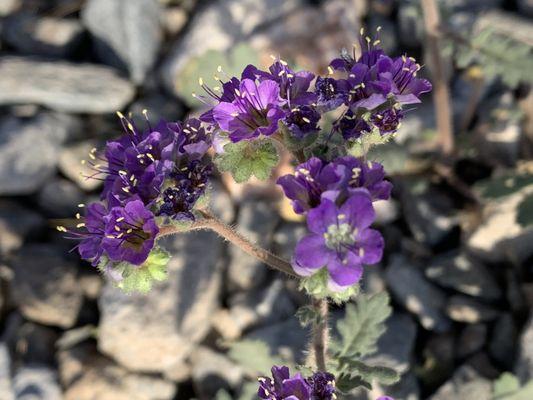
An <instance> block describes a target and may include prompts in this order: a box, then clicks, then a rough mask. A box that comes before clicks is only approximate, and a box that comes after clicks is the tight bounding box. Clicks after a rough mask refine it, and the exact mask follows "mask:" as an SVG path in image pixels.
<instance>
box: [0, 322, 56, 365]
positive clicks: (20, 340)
mask: <svg viewBox="0 0 533 400" xmlns="http://www.w3.org/2000/svg"><path fill="white" fill-rule="evenodd" d="M18 317H19V319H16V318H13V319H11V320H10V321H9V329H8V334H7V335H6V337H5V340H6V342H7V343H8V345H9V347H10V348H13V349H17V352H16V353H15V354H16V357H17V360H16V361H17V363H19V364H20V363H23V364H45V365H52V364H53V363H54V361H55V345H56V341H57V339H58V337H59V336H58V334H57V332H56V331H55V330H54V329H52V328H49V327H47V326H42V325H39V324H35V323H33V322H29V321H25V320H24V319H22V318H21V317H20V315H18Z"/></svg>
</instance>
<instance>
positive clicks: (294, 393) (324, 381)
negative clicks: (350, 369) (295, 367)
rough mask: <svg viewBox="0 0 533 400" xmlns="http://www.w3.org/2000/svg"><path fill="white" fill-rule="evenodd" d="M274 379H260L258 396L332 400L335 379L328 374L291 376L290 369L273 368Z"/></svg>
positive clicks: (297, 399) (272, 398)
mask: <svg viewBox="0 0 533 400" xmlns="http://www.w3.org/2000/svg"><path fill="white" fill-rule="evenodd" d="M271 372H272V378H268V377H262V378H259V390H258V391H257V395H258V396H259V398H261V399H269V400H332V399H336V398H337V396H336V395H335V377H334V376H333V375H332V374H330V373H328V372H316V373H314V374H313V375H312V376H311V377H309V378H304V377H303V376H302V375H301V374H300V373H297V374H295V375H294V376H292V377H291V376H290V372H289V368H288V367H285V366H282V367H278V366H273V367H272V370H271Z"/></svg>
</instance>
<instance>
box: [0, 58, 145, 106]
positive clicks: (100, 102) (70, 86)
mask: <svg viewBox="0 0 533 400" xmlns="http://www.w3.org/2000/svg"><path fill="white" fill-rule="evenodd" d="M0 77H1V78H0V105H3V104H20V103H32V104H38V105H42V106H45V107H49V108H52V109H54V110H57V111H64V112H68V113H87V114H102V113H112V112H115V111H116V110H121V109H123V108H124V106H125V105H126V104H128V103H129V102H130V101H131V99H132V98H133V95H134V88H133V86H132V85H131V83H129V82H128V81H126V80H124V79H123V78H120V77H119V76H118V75H117V73H116V72H115V71H114V70H113V69H111V68H108V67H104V66H101V65H91V64H73V63H67V62H63V61H45V60H38V59H32V58H22V57H1V58H0Z"/></svg>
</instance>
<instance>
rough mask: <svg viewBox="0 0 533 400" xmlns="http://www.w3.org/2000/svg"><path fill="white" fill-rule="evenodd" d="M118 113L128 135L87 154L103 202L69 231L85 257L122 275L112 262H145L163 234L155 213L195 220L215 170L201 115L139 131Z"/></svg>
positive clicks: (206, 131) (136, 263)
mask: <svg viewBox="0 0 533 400" xmlns="http://www.w3.org/2000/svg"><path fill="white" fill-rule="evenodd" d="M118 114H119V117H120V119H121V121H122V125H123V128H124V130H125V134H124V135H123V136H122V137H120V138H119V139H118V140H114V141H109V142H108V143H107V144H106V147H105V151H104V154H103V155H102V156H100V155H98V154H97V152H96V149H93V150H92V151H91V153H90V154H89V156H90V160H89V163H90V165H91V167H92V169H93V170H94V173H93V174H92V175H91V176H90V177H89V178H93V179H100V180H102V181H103V190H102V193H101V201H100V202H96V203H92V204H89V205H88V206H87V207H86V214H85V221H84V222H80V223H79V224H78V225H77V228H78V229H77V230H71V231H68V232H69V234H70V237H71V238H72V239H77V240H79V244H78V245H77V246H76V247H77V249H78V251H79V253H80V256H81V257H82V258H83V259H85V260H88V261H89V262H91V263H92V265H94V266H98V265H100V266H101V267H104V268H105V269H106V270H107V271H108V272H109V275H110V276H111V277H114V278H117V279H120V277H116V276H114V275H113V271H112V268H111V267H112V264H113V263H120V262H127V263H129V264H132V265H142V264H143V263H144V262H145V261H146V259H147V258H148V255H149V254H150V251H151V250H152V248H153V247H154V244H155V239H156V236H157V234H158V233H159V227H158V225H157V223H156V217H163V218H168V219H175V220H184V219H186V220H190V219H194V214H193V212H192V210H193V207H194V205H195V204H196V202H197V201H198V200H199V199H200V197H201V196H202V195H204V193H205V191H206V188H207V185H208V179H209V176H210V174H211V170H212V166H211V162H210V161H209V158H208V157H207V151H208V149H209V148H210V147H211V136H212V135H211V132H210V131H209V130H208V129H206V127H204V126H202V124H201V122H200V121H199V120H197V119H189V120H186V121H185V122H183V123H182V122H177V123H167V122H165V121H161V122H160V123H159V124H158V125H157V126H155V127H151V126H150V123H149V122H148V129H146V130H145V131H141V130H139V129H138V128H137V127H135V126H134V125H133V123H132V122H130V121H129V120H128V119H127V118H125V117H124V116H123V115H122V114H121V113H118ZM80 206H81V207H84V205H83V204H81V205H80ZM76 217H77V218H81V217H80V214H77V216H76ZM82 228H84V229H83V230H81V229H82ZM58 229H59V230H60V231H65V232H67V229H66V228H64V227H58ZM102 261H104V264H107V265H104V266H102V265H101V262H102Z"/></svg>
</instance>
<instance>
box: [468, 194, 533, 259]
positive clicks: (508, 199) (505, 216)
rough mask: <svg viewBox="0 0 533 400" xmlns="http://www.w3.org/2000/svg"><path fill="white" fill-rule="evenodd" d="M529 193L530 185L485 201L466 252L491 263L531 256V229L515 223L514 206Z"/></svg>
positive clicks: (531, 227)
mask: <svg viewBox="0 0 533 400" xmlns="http://www.w3.org/2000/svg"><path fill="white" fill-rule="evenodd" d="M531 193H533V185H529V186H527V187H525V188H523V189H521V190H519V191H517V192H515V193H513V194H511V195H508V196H505V197H499V198H497V199H494V200H491V201H488V202H487V203H486V205H485V206H484V208H483V212H482V217H481V221H482V222H481V224H480V225H479V226H478V227H477V228H476V229H475V230H474V231H473V232H471V233H470V235H469V236H468V239H467V241H466V246H467V248H468V250H470V251H471V252H472V253H473V254H475V255H476V256H478V257H479V258H481V259H483V260H485V261H487V262H491V263H497V262H502V261H506V260H507V261H512V262H522V261H524V260H526V259H527V258H528V257H530V256H531V255H533V246H531V243H532V241H533V226H529V227H523V226H521V225H520V224H519V223H518V222H517V213H518V206H519V204H520V203H521V202H522V201H523V200H524V199H525V198H526V196H528V195H530V194H531ZM510 257H511V258H510Z"/></svg>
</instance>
